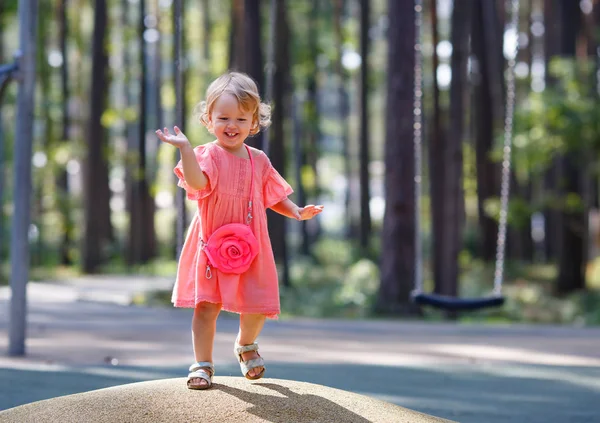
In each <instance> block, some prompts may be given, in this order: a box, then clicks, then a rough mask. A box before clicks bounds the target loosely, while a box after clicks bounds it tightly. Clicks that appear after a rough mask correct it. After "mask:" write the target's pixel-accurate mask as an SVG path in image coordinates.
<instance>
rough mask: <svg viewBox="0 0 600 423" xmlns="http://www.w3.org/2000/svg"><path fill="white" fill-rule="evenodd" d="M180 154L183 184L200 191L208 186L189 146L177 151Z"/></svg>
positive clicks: (206, 179)
mask: <svg viewBox="0 0 600 423" xmlns="http://www.w3.org/2000/svg"><path fill="white" fill-rule="evenodd" d="M179 153H180V154H181V164H182V167H183V177H184V178H185V182H186V183H187V184H188V185H189V186H190V187H192V188H194V189H197V190H201V189H203V188H204V187H205V186H206V184H208V178H207V177H206V175H205V174H204V172H202V169H201V168H200V165H199V164H198V161H197V160H196V154H195V153H194V149H193V148H192V146H191V145H189V144H188V145H187V146H183V147H181V148H180V149H179Z"/></svg>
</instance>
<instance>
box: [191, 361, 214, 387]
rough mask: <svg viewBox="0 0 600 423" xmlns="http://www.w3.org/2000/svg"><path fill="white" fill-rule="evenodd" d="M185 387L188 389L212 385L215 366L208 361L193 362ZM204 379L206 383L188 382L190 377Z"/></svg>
mask: <svg viewBox="0 0 600 423" xmlns="http://www.w3.org/2000/svg"><path fill="white" fill-rule="evenodd" d="M189 372H190V373H189V374H188V380H187V387H188V389H198V390H201V389H208V388H210V387H211V386H212V377H213V375H214V374H215V368H214V367H213V364H212V363H211V362H210V361H200V362H198V363H194V364H192V365H191V366H190V368H189ZM196 378H199V379H204V380H205V381H206V382H207V383H206V385H192V384H190V382H191V380H192V379H196Z"/></svg>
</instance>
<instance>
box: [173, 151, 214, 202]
mask: <svg viewBox="0 0 600 423" xmlns="http://www.w3.org/2000/svg"><path fill="white" fill-rule="evenodd" d="M194 153H195V154H196V160H197V161H198V164H199V165H200V169H202V172H204V174H205V175H206V177H207V178H208V183H207V184H206V186H205V187H204V188H202V189H201V190H197V189H195V188H192V187H190V186H189V185H188V184H187V182H186V181H185V176H184V175H183V165H182V163H181V160H179V163H177V166H175V169H173V172H175V175H177V177H178V178H179V182H177V186H178V187H181V188H183V189H184V190H185V191H186V193H187V198H189V199H190V200H201V199H203V198H205V197H208V196H209V195H210V194H211V193H212V192H213V190H214V188H215V186H216V184H217V178H218V172H217V167H216V166H215V164H214V161H213V159H212V157H211V154H210V150H209V149H208V148H206V146H205V145H199V146H198V147H196V148H194Z"/></svg>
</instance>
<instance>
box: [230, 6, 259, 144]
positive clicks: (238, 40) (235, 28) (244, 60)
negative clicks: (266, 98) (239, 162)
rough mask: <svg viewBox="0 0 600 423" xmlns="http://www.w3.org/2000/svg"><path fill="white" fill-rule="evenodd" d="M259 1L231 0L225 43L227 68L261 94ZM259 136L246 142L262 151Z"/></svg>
mask: <svg viewBox="0 0 600 423" xmlns="http://www.w3.org/2000/svg"><path fill="white" fill-rule="evenodd" d="M260 5H261V2H260V0H234V1H233V2H232V28H231V32H230V43H229V48H230V50H229V64H230V66H229V67H230V69H234V70H238V71H241V72H245V73H247V74H248V75H249V76H250V77H251V78H252V79H254V81H255V82H256V83H257V84H258V89H259V91H260V93H261V95H263V94H264V82H265V75H264V70H263V54H262V48H261V13H260ZM263 142H264V141H263V136H262V133H261V132H259V133H258V134H256V135H255V136H253V137H252V138H249V139H248V141H247V143H248V144H249V145H251V146H252V147H256V148H259V149H263Z"/></svg>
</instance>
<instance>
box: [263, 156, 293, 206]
mask: <svg viewBox="0 0 600 423" xmlns="http://www.w3.org/2000/svg"><path fill="white" fill-rule="evenodd" d="M293 192H294V190H293V189H292V187H291V186H290V184H288V183H287V181H286V180H285V179H283V177H282V176H281V175H280V174H279V172H277V170H276V169H275V168H274V167H273V165H271V163H269V166H268V169H267V172H266V175H265V182H264V186H263V202H264V204H265V207H266V208H269V207H271V206H274V205H275V204H277V203H280V202H282V201H283V200H285V199H286V198H287V197H288V196H289V195H290V194H291V193H293Z"/></svg>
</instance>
